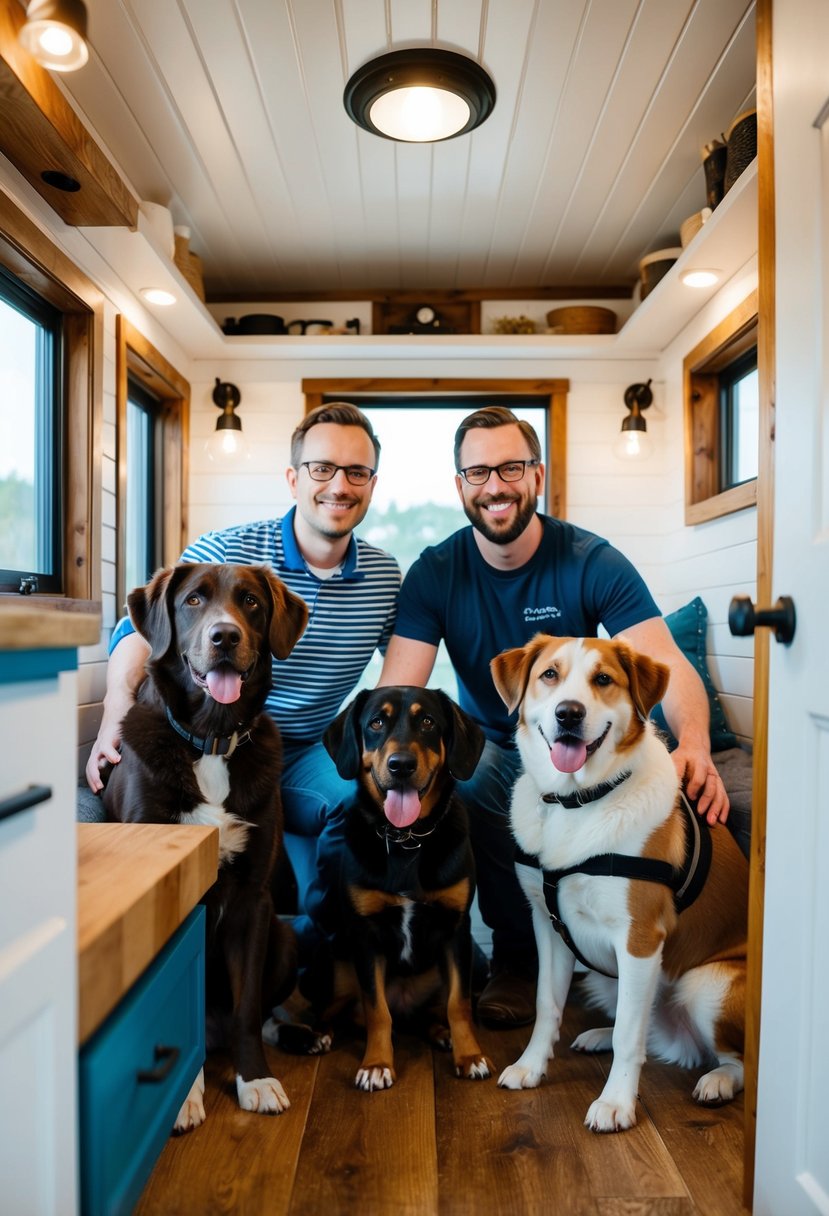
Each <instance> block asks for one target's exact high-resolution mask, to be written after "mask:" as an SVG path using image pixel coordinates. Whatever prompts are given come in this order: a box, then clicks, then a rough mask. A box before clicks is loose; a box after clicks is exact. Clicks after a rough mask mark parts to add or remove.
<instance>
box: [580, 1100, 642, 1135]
mask: <svg viewBox="0 0 829 1216" xmlns="http://www.w3.org/2000/svg"><path fill="white" fill-rule="evenodd" d="M635 1124H636V1100H635V1099H634V1101H633V1102H630V1103H627V1102H605V1101H604V1100H603V1099H602V1098H597V1099H596V1101H595V1102H593V1103H591V1106H590V1109H589V1110H588V1112H587V1117H586V1118H585V1120H584V1125H585V1127H589V1128H590V1130H591V1132H626V1131H627V1130H628V1128H630V1127H634V1126H635Z"/></svg>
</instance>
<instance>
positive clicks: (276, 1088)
mask: <svg viewBox="0 0 829 1216" xmlns="http://www.w3.org/2000/svg"><path fill="white" fill-rule="evenodd" d="M236 1096H237V1098H238V1100H239V1105H240V1106H241V1108H242V1110H252V1111H255V1112H256V1113H257V1114H259V1115H281V1114H282V1112H283V1110H287V1109H288V1107H289V1106H290V1105H291V1103H290V1102H289V1101H288V1095H287V1094H286V1093H285V1090H284V1089H283V1088H282V1086H281V1085H280V1084H279V1082H278V1081H277V1079H276V1077H256V1078H255V1079H254V1080H253V1081H243V1080H242V1078H241V1077H239V1076H237V1078H236Z"/></svg>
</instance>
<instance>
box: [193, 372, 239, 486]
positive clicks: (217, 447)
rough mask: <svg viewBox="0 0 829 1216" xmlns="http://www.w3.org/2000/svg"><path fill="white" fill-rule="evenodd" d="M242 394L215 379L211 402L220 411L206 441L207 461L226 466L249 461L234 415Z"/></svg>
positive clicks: (234, 387) (236, 416)
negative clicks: (213, 429) (213, 428)
mask: <svg viewBox="0 0 829 1216" xmlns="http://www.w3.org/2000/svg"><path fill="white" fill-rule="evenodd" d="M241 400H242V394H241V393H240V392H239V390H238V388H237V387H236V385H235V384H227V383H223V382H222V381H221V380H220V379H219V377H218V376H217V377H216V385H215V388H214V389H213V401H214V403H215V404H216V405H217V406H218V407H219V409H220V410H221V411H222V413H221V416H220V417H219V418H217V419H216V429H215V431H214V432H213V434H212V435H211V436H210V438H209V439H208V441H207V443H206V444H205V445H204V446H205V451H206V452H207V456H208V459H209V460H212V461H213V462H214V463H216V464H221V465H224V466H227V465H228V464H230V463H238V462H239V461H243V460H250V448H249V447H248V444H247V441H246V440H245V438H244V436H243V435H242V420H241V418H239V417H238V415H237V414H236V409H237V407H238V405H239V402H240V401H241Z"/></svg>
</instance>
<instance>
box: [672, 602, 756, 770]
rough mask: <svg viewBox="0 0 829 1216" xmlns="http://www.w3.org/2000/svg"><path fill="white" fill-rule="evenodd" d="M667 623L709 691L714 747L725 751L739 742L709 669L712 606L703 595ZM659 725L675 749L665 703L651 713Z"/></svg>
mask: <svg viewBox="0 0 829 1216" xmlns="http://www.w3.org/2000/svg"><path fill="white" fill-rule="evenodd" d="M665 624H666V625H667V626H668V628H669V629H670V631H671V635H672V637H673V639H674V641H675V642H676V644H677V646H678V647H679V649H680V650H681V651H682V653H683V654H684V655H685V657H686V659H687V660H688V662H689V663H691V664H692V666H693V667H694V668H695V670H696V671H697V672H698V674H699V677H700V679H701V680H702V682H703V684H704V685H705V691H706V692H707V693H708V709H709V711H710V715H711V751H712V752H721V751H724V750H725V748H727V747H736V746H737V736H736V735H735V734H734V732H733V731H731V730H729V728H728V723H727V722H726V720H725V714H724V712H723V707H722V705H721V704H720V698H719V697H718V695H717V690H716V689H715V687H714V684H713V682H712V680H711V676H710V674H709V671H708V662H707V660H706V658H705V631H706V627H707V624H708V609H707V608H706V607H705V604H703V602H702V600H701V599H700V598H699V596H696V598H695V599H692V600H691V602H690V604H685V605H684V607H682V608H677V610H676V612H671V613H669V614H668V616H666V617H665ZM651 718H652V719H653V721H654V722H655V723H656V726H657V728H658V729H659V730H660V731H661V732H662V733H663V734H664V735H665V736H666V739H667V743H668V747H669V748H670V749H671V751H673V749H674V748H675V747H676V746H677V741H676V739H675V738H674V736H673V735H672V734H671V731H670V730H669V728H668V723H667V722H666V721H665V715H664V714H663V712H662V706H661V705H657V706H656V707H655V709H654V710H653V712H652V714H651Z"/></svg>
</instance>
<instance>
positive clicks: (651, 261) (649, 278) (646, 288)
mask: <svg viewBox="0 0 829 1216" xmlns="http://www.w3.org/2000/svg"><path fill="white" fill-rule="evenodd" d="M681 253H682V250H681V249H677V248H671V249H655V250H654V252H653V253H649V254H647V256H646V257H644V258H642V261H641V262H640V263H639V275H640V278H641V279H642V294H641V299H643V300H644V298H645V296H646V295H648V293H649V292H651V291H653V289H654V287H655V286H656V284H657V283H658V282H659V281H660V279H663V278H664V277H665V275H666V274H667V273H668V271H669V270H670V269H671V267H672V266H673V264H674V262H675V261H676V260H677V258H678V257H679V255H680V254H681Z"/></svg>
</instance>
